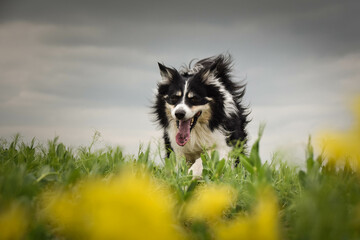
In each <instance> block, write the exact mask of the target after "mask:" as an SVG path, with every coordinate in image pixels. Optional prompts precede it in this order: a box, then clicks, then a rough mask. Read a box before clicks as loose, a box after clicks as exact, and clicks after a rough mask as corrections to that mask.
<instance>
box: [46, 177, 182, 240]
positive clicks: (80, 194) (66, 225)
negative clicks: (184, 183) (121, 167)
mask: <svg viewBox="0 0 360 240" xmlns="http://www.w3.org/2000/svg"><path fill="white" fill-rule="evenodd" d="M169 198H170V194H169V193H168V192H167V191H166V190H165V188H164V187H163V186H161V185H160V184H156V183H155V182H154V181H153V180H151V179H150V177H149V176H147V175H142V176H136V175H135V174H133V173H129V172H128V173H123V174H122V175H121V176H120V177H116V178H113V179H111V180H109V181H108V182H104V181H101V180H92V181H87V182H85V183H83V184H82V185H81V186H80V187H79V188H78V189H77V190H76V191H73V192H70V191H66V192H63V193H55V194H54V193H51V194H48V195H47V196H46V197H45V198H44V202H45V214H46V215H47V217H48V218H49V219H50V220H51V221H52V223H53V224H55V225H56V227H58V228H59V229H60V233H62V234H65V235H66V236H70V237H75V238H80V239H141V240H142V239H181V238H182V236H181V233H180V232H179V231H178V230H177V229H176V226H177V223H176V221H175V218H174V216H173V206H172V202H171V201H170V200H171V199H169Z"/></svg>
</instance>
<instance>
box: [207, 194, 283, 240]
mask: <svg viewBox="0 0 360 240" xmlns="http://www.w3.org/2000/svg"><path fill="white" fill-rule="evenodd" d="M214 232H215V236H216V239H247V240H276V239H279V222H278V207H277V201H276V197H275V196H274V194H273V192H272V191H270V190H269V189H264V190H263V191H261V194H260V196H259V202H258V204H257V205H256V207H255V209H254V212H253V214H252V215H251V216H249V217H241V216H239V217H237V218H236V219H234V220H232V221H229V222H226V223H221V224H218V225H217V226H214Z"/></svg>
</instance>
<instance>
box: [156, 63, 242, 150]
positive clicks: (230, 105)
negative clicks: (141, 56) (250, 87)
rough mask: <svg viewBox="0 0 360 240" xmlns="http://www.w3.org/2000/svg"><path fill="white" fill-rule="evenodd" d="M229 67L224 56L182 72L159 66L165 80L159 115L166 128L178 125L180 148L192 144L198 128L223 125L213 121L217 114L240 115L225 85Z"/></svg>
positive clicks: (157, 111) (159, 85) (177, 138)
mask: <svg viewBox="0 0 360 240" xmlns="http://www.w3.org/2000/svg"><path fill="white" fill-rule="evenodd" d="M229 64H230V60H229V59H226V58H224V57H223V56H221V57H217V58H207V59H203V60H201V61H199V62H197V63H196V64H195V65H194V67H193V68H191V69H190V68H183V69H182V70H180V71H178V70H176V69H174V68H169V67H166V66H165V65H163V64H160V63H159V69H160V74H161V77H162V80H161V81H160V82H159V83H158V96H157V103H156V105H157V106H156V110H155V113H156V114H157V117H158V120H159V121H160V123H161V124H162V125H163V126H164V127H167V126H168V124H169V123H170V122H172V121H174V122H176V126H177V129H178V132H177V134H176V143H177V144H178V145H180V146H184V145H185V144H186V143H187V142H188V141H189V139H190V132H191V131H192V130H193V129H194V128H196V127H197V125H199V124H206V125H207V126H209V127H210V128H212V127H214V126H213V125H214V124H216V122H219V120H214V119H213V118H212V114H213V113H214V111H216V114H217V115H219V116H217V117H219V118H222V117H226V114H231V112H234V111H236V104H235V101H234V99H233V96H232V95H231V94H230V93H229V91H228V90H227V89H226V83H225V82H224V81H226V80H227V78H228V75H229V71H230V67H229ZM162 115H164V116H163V117H162ZM165 116H166V118H165ZM211 121H212V122H211Z"/></svg>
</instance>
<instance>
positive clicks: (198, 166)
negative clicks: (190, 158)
mask: <svg viewBox="0 0 360 240" xmlns="http://www.w3.org/2000/svg"><path fill="white" fill-rule="evenodd" d="M202 171H203V165H202V160H201V158H198V159H196V161H195V162H194V164H193V165H192V166H191V167H190V168H189V171H188V173H190V172H192V175H193V177H194V178H200V177H201V176H202Z"/></svg>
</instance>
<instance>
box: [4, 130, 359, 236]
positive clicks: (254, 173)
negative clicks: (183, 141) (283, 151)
mask: <svg viewBox="0 0 360 240" xmlns="http://www.w3.org/2000/svg"><path fill="white" fill-rule="evenodd" d="M261 135H262V130H260V134H259V139H258V141H256V142H255V143H254V145H253V146H252V147H250V148H249V154H248V156H245V155H242V154H240V153H239V151H236V150H235V151H234V153H233V156H234V157H237V158H239V159H240V164H239V166H238V167H236V168H234V167H233V162H231V161H225V160H224V159H219V155H218V153H217V152H213V153H212V154H210V155H209V154H207V153H204V154H203V155H202V159H203V163H204V172H203V177H202V179H200V180H194V179H193V178H192V176H191V175H189V174H188V169H189V166H188V165H187V163H186V161H185V160H184V159H182V160H180V162H178V163H177V162H176V161H175V156H174V154H171V156H170V157H169V158H166V159H165V160H164V163H163V164H156V163H155V162H154V159H152V158H153V157H152V155H151V154H150V149H149V148H144V149H140V150H139V154H138V155H137V156H129V155H124V154H123V152H122V150H121V148H119V147H117V148H111V147H108V148H105V149H101V150H93V145H94V143H95V142H96V139H97V137H98V135H95V136H94V141H93V143H92V144H90V146H89V147H81V148H78V149H73V148H69V147H66V145H65V144H63V143H61V142H59V139H58V138H55V139H54V140H52V141H48V143H47V145H46V146H43V145H41V144H38V143H36V141H35V140H33V141H31V142H30V143H24V142H22V141H21V138H20V137H19V135H16V136H15V137H14V138H13V139H12V140H11V141H5V140H3V141H2V142H1V144H0V215H1V213H3V212H5V211H6V209H8V208H9V206H10V205H11V204H14V203H16V204H20V205H21V206H23V208H24V209H26V212H27V215H28V216H29V219H32V220H31V221H30V224H29V226H28V227H27V230H26V235H25V239H54V238H59V236H58V235H57V234H55V233H54V229H53V227H52V226H51V225H50V224H48V223H47V222H46V221H44V220H43V219H42V218H40V217H39V216H38V215H39V211H40V210H39V208H40V196H41V194H42V193H44V192H45V191H48V190H49V189H54V188H56V189H71V188H72V187H73V186H75V185H76V183H79V182H81V181H83V180H85V179H89V178H94V177H100V178H105V179H106V178H110V177H111V176H114V175H117V174H121V170H122V169H124V168H127V167H129V163H130V164H137V165H140V166H141V167H142V168H144V169H147V171H149V172H150V173H151V175H152V176H153V177H154V178H156V179H158V180H160V181H161V182H164V183H165V184H166V185H168V186H170V188H171V189H172V190H173V192H174V196H175V198H176V202H177V204H178V205H179V206H181V205H182V204H183V203H185V202H187V201H188V199H189V198H191V196H192V194H193V192H194V190H195V189H197V188H198V186H199V185H202V184H204V183H205V184H206V183H212V182H214V183H226V184H228V185H231V186H232V187H233V188H235V189H236V190H237V193H238V198H237V202H236V206H235V207H233V208H232V209H231V211H230V212H229V213H227V218H232V217H233V216H235V215H236V214H244V215H247V214H249V213H250V212H251V209H252V207H253V205H254V204H255V202H256V198H257V195H256V192H257V190H258V189H260V188H261V187H263V186H271V187H272V188H273V189H274V191H275V193H276V196H277V199H278V203H279V208H280V211H279V215H280V226H281V229H280V232H281V238H282V239H304V240H305V239H306V240H310V239H359V238H360V178H359V175H358V174H357V173H355V172H353V171H352V169H351V168H350V167H349V166H345V167H344V168H334V167H332V166H330V165H328V164H326V159H324V157H323V156H314V153H313V149H312V145H311V139H309V144H308V147H307V149H306V156H307V157H306V159H304V162H305V163H306V169H303V170H301V169H299V168H296V167H294V166H290V165H289V164H287V163H286V162H284V161H282V159H280V158H279V157H278V156H276V155H275V156H274V157H273V159H271V160H269V161H262V160H261V159H260V156H259V148H260V145H261V144H260V138H261ZM179 209H180V208H179ZM179 211H181V209H180V210H179ZM187 224H190V225H191V223H187V222H184V225H186V226H187ZM199 226H200V227H199ZM199 226H198V225H196V224H194V225H193V226H187V227H186V229H187V231H189V232H190V234H192V236H193V237H194V238H197V239H209V238H211V234H209V229H207V228H206V227H203V226H202V225H199ZM254 231H260V229H257V230H254Z"/></svg>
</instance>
